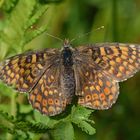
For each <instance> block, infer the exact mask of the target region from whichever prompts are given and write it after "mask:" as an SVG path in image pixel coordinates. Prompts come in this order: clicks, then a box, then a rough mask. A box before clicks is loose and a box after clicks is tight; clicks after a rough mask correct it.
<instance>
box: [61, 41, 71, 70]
mask: <svg viewBox="0 0 140 140" xmlns="http://www.w3.org/2000/svg"><path fill="white" fill-rule="evenodd" d="M62 60H63V65H64V66H66V67H71V66H72V65H73V59H72V49H71V45H70V43H69V40H64V45H63V50H62Z"/></svg>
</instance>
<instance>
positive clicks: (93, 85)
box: [75, 60, 119, 109]
mask: <svg viewBox="0 0 140 140" xmlns="http://www.w3.org/2000/svg"><path fill="white" fill-rule="evenodd" d="M83 61H84V60H83ZM75 70H76V71H77V75H76V77H77V78H78V81H79V82H80V84H79V85H78V86H80V87H77V89H78V91H76V92H77V95H78V96H79V97H78V104H80V105H82V106H85V107H89V108H92V109H108V108H110V107H111V106H112V104H113V103H115V102H116V100H117V97H118V94H119V85H118V83H117V82H116V81H115V80H113V79H112V78H110V77H108V76H106V75H105V73H104V72H103V71H102V70H101V71H100V70H97V69H96V68H95V65H90V62H89V63H87V62H85V63H84V64H83V63H82V62H81V64H80V62H78V63H77V64H76V67H75Z"/></svg>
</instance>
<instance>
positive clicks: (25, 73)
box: [0, 49, 56, 92]
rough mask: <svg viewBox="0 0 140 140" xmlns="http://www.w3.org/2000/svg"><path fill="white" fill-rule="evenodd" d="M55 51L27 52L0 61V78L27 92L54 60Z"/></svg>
mask: <svg viewBox="0 0 140 140" xmlns="http://www.w3.org/2000/svg"><path fill="white" fill-rule="evenodd" d="M54 57H56V56H55V51H53V49H52V50H48V49H46V50H44V51H38V52H28V53H25V54H20V55H17V56H14V57H11V58H9V59H7V60H6V61H4V62H3V63H1V66H0V67H1V68H0V69H1V70H0V79H1V80H2V81H3V82H5V83H6V84H7V85H10V86H13V87H14V88H15V89H16V90H18V91H20V92H29V91H30V90H31V89H32V88H33V87H34V86H35V84H36V83H37V81H38V80H39V79H40V77H41V76H42V74H43V73H44V72H45V70H46V69H47V68H49V66H50V65H51V64H50V62H51V61H53V60H54Z"/></svg>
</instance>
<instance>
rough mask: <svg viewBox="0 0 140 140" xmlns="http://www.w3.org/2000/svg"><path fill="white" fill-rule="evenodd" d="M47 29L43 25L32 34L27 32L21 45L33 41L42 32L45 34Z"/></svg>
mask: <svg viewBox="0 0 140 140" xmlns="http://www.w3.org/2000/svg"><path fill="white" fill-rule="evenodd" d="M47 27H48V26H47V25H43V26H41V27H40V28H38V29H37V30H34V31H32V32H27V33H26V34H25V37H24V41H23V45H24V44H27V43H28V42H30V41H31V40H33V39H34V38H35V37H37V36H39V35H40V34H42V33H43V32H45V31H46V30H47Z"/></svg>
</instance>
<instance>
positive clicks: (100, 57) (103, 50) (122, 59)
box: [91, 43, 140, 81]
mask: <svg viewBox="0 0 140 140" xmlns="http://www.w3.org/2000/svg"><path fill="white" fill-rule="evenodd" d="M91 48H92V50H93V55H92V57H93V61H94V63H95V64H97V65H98V66H99V67H100V68H101V69H103V70H104V71H105V73H106V74H107V75H109V76H111V77H112V78H113V79H115V80H117V81H124V80H126V79H128V78H129V77H132V76H133V75H134V74H135V73H136V72H137V71H138V70H140V46H138V45H130V44H117V43H116V44H115V43H114V44H96V45H95V46H91Z"/></svg>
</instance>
